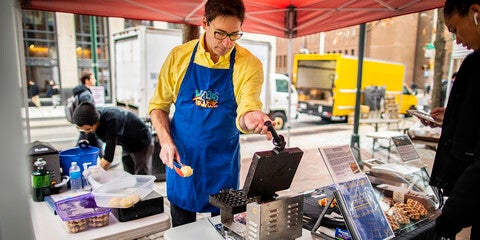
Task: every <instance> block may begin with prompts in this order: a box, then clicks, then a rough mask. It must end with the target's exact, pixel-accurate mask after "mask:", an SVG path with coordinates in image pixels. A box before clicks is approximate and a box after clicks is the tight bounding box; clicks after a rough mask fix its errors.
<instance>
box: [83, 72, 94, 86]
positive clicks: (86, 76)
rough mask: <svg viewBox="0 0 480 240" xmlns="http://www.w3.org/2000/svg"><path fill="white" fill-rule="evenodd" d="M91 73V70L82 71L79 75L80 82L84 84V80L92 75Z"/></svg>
mask: <svg viewBox="0 0 480 240" xmlns="http://www.w3.org/2000/svg"><path fill="white" fill-rule="evenodd" d="M92 75H93V73H91V72H84V73H82V76H81V77H80V82H82V84H83V85H85V82H86V81H87V80H88V79H90V76H92Z"/></svg>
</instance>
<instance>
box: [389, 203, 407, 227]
mask: <svg viewBox="0 0 480 240" xmlns="http://www.w3.org/2000/svg"><path fill="white" fill-rule="evenodd" d="M387 215H390V216H392V217H393V218H394V219H395V220H396V221H397V222H398V223H400V224H409V223H410V218H409V217H408V216H407V212H405V211H404V210H403V209H401V208H399V207H396V206H393V207H391V208H390V209H388V210H387Z"/></svg>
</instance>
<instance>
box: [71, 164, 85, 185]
mask: <svg viewBox="0 0 480 240" xmlns="http://www.w3.org/2000/svg"><path fill="white" fill-rule="evenodd" d="M70 189H72V190H73V191H78V190H80V189H82V173H81V172H80V167H79V166H78V165H77V162H72V165H71V166H70Z"/></svg>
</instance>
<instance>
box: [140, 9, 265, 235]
mask: <svg viewBox="0 0 480 240" xmlns="http://www.w3.org/2000/svg"><path fill="white" fill-rule="evenodd" d="M244 18H245V7H244V5H243V2H242V1H241V0H233V1H232V0H209V1H207V3H206V5H205V16H204V18H203V20H202V27H203V28H204V29H205V33H204V34H203V35H202V36H201V37H200V39H199V40H193V41H190V42H188V43H185V44H183V45H181V46H177V47H175V48H174V49H173V50H172V51H171V52H170V54H169V56H167V58H166V60H165V63H164V64H163V66H162V69H161V70H160V74H159V77H158V84H157V87H156V90H155V91H154V95H153V97H152V99H151V100H150V104H149V113H150V117H151V120H152V123H153V126H154V128H155V130H156V132H157V134H158V137H159V141H160V145H161V152H160V158H161V159H162V161H163V163H165V164H166V165H167V166H168V167H169V168H167V171H166V175H167V180H166V182H167V197H168V200H169V201H170V203H171V206H170V209H171V216H172V225H173V226H174V227H175V226H179V225H183V224H186V223H190V222H194V221H195V220H196V213H197V212H211V213H212V214H213V215H216V214H218V213H219V209H218V208H216V207H214V206H212V205H211V204H209V202H208V196H209V195H211V194H215V193H218V192H219V191H220V190H221V189H230V188H232V189H238V187H239V172H240V142H239V133H240V132H239V130H240V131H242V132H244V133H260V134H266V135H267V139H271V133H269V132H267V127H265V126H264V122H265V121H270V118H269V117H268V116H267V115H266V114H265V113H263V112H262V111H261V109H262V103H261V101H260V92H261V88H262V84H263V76H264V75H263V68H262V63H261V62H260V60H259V59H258V58H257V57H255V56H254V55H252V54H251V53H250V52H249V51H248V50H246V49H245V48H243V47H241V46H239V45H238V44H236V43H235V41H236V40H238V39H239V38H240V37H241V36H242V32H241V30H242V23H243V20H244ZM159 44H161V43H159ZM172 104H174V106H175V111H174V114H173V118H172V119H171V120H170V118H169V113H170V107H171V105H172ZM173 161H177V162H181V163H183V164H185V165H189V166H191V167H192V168H193V175H192V176H190V177H181V176H179V175H178V174H176V172H175V171H174V170H173Z"/></svg>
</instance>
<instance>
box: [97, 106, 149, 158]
mask: <svg viewBox="0 0 480 240" xmlns="http://www.w3.org/2000/svg"><path fill="white" fill-rule="evenodd" d="M97 110H98V112H99V113H100V125H99V127H98V128H97V130H96V131H95V134H96V135H97V137H98V138H100V139H101V140H102V141H104V142H105V143H106V146H105V156H104V159H105V160H107V161H109V162H111V161H113V157H114V154H115V147H116V145H120V146H122V148H123V150H124V151H126V152H128V153H134V152H139V151H141V150H143V149H145V148H146V147H148V146H150V143H151V141H152V134H151V132H150V129H149V128H148V127H147V125H146V124H145V122H144V121H143V120H141V119H140V118H139V117H138V116H137V115H135V114H133V113H131V112H128V111H126V110H123V109H119V108H115V107H98V108H97Z"/></svg>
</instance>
